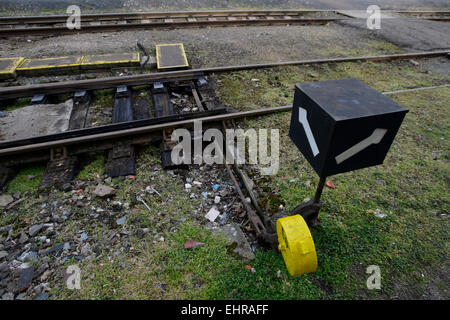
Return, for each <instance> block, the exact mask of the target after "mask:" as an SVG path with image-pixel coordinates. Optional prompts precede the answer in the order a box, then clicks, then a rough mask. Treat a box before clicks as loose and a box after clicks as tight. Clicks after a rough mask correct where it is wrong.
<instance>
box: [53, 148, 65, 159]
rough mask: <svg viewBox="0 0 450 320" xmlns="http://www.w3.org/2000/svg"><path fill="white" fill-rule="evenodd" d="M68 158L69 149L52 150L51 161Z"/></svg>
mask: <svg viewBox="0 0 450 320" xmlns="http://www.w3.org/2000/svg"><path fill="white" fill-rule="evenodd" d="M66 158H67V148H66V147H64V146H63V147H59V148H53V149H50V161H58V160H65V159H66Z"/></svg>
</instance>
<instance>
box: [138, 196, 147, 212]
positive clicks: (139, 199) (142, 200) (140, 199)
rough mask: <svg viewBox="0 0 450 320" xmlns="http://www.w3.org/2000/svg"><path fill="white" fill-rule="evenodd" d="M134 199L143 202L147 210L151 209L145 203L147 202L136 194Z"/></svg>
mask: <svg viewBox="0 0 450 320" xmlns="http://www.w3.org/2000/svg"><path fill="white" fill-rule="evenodd" d="M136 200H137V201H140V202H142V203H143V204H144V206H145V207H146V208H147V209H148V210H149V211H151V210H150V207H149V206H148V205H147V203H145V201H144V199H142V198H141V197H140V196H137V197H136Z"/></svg>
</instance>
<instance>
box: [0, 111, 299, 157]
mask: <svg viewBox="0 0 450 320" xmlns="http://www.w3.org/2000/svg"><path fill="white" fill-rule="evenodd" d="M291 109H292V106H281V107H273V108H265V109H258V110H250V111H241V112H233V113H226V114H220V115H214V116H208V117H202V118H197V119H187V120H181V121H175V122H166V123H159V124H154V125H149V126H143V127H138V128H130V129H123V130H117V131H110V132H104V133H97V134H92V135H88V136H82V137H73V138H66V139H60V140H53V141H46V142H41V143H34V144H29V145H23V146H17V147H10V148H5V149H1V150H0V157H2V156H9V155H14V154H19V153H24V152H34V151H39V150H45V149H52V148H57V147H62V146H71V145H76V144H83V143H89V142H98V141H101V140H113V139H118V138H125V137H131V136H142V135H144V134H147V133H150V132H154V131H161V130H163V129H171V128H177V127H181V126H186V125H193V124H194V121H202V122H205V123H206V122H216V121H224V120H231V119H236V118H245V117H255V116H260V115H266V114H271V113H276V112H284V111H288V110H291Z"/></svg>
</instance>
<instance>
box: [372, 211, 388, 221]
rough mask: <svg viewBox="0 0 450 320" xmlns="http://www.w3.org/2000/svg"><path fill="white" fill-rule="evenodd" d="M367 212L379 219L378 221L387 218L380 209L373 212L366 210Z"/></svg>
mask: <svg viewBox="0 0 450 320" xmlns="http://www.w3.org/2000/svg"><path fill="white" fill-rule="evenodd" d="M367 212H369V213H373V214H374V215H375V216H376V217H377V218H380V219H383V218H385V217H387V214H384V213H381V210H380V209H376V210H375V211H373V210H368V211H367Z"/></svg>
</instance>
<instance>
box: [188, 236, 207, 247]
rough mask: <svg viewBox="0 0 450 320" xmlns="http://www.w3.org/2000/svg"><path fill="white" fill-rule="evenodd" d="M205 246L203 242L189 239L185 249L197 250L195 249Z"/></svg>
mask: <svg viewBox="0 0 450 320" xmlns="http://www.w3.org/2000/svg"><path fill="white" fill-rule="evenodd" d="M204 245H205V244H204V243H203V242H198V241H195V240H192V239H190V238H189V239H188V240H187V241H186V242H185V244H184V248H185V249H195V248H197V247H202V246H204Z"/></svg>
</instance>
